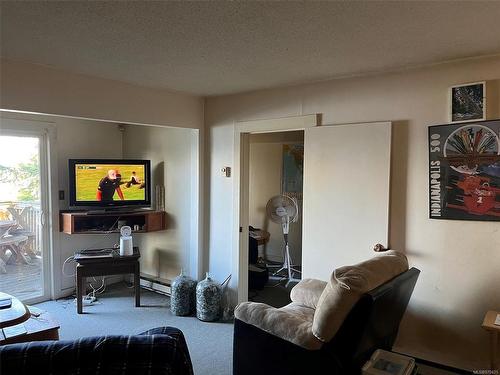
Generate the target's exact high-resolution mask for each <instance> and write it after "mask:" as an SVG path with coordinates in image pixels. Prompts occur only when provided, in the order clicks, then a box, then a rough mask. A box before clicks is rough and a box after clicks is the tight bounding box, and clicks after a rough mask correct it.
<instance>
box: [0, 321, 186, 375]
mask: <svg viewBox="0 0 500 375" xmlns="http://www.w3.org/2000/svg"><path fill="white" fill-rule="evenodd" d="M0 374H1V375H11V374H12V375H21V374H36V375H42V374H50V375H77V374H79V375H86V374H96V375H99V374H102V375H114V374H120V375H127V374H130V375H132V374H134V375H136V374H150V375H156V374H158V375H193V366H192V364H191V358H190V356H189V351H188V348H187V344H186V340H185V339H184V335H183V334H182V332H181V331H180V330H178V329H177V328H172V327H161V328H154V329H152V330H149V331H146V332H144V333H141V334H140V335H136V336H102V337H88V338H81V339H78V340H60V341H34V342H28V343H22V344H11V345H5V346H0Z"/></svg>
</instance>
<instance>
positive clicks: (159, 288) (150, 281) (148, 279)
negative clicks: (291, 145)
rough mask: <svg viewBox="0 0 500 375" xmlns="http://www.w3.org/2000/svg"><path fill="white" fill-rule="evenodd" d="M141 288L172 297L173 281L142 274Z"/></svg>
mask: <svg viewBox="0 0 500 375" xmlns="http://www.w3.org/2000/svg"><path fill="white" fill-rule="evenodd" d="M140 282H141V287H142V288H144V289H147V290H151V291H153V292H156V293H161V294H165V295H167V296H170V294H171V288H170V287H171V285H172V280H169V279H164V278H162V277H158V276H153V275H150V274H147V273H142V272H141V276H140Z"/></svg>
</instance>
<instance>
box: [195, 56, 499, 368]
mask: <svg viewBox="0 0 500 375" xmlns="http://www.w3.org/2000/svg"><path fill="white" fill-rule="evenodd" d="M499 79H500V57H492V58H484V59H477V60H468V61H463V62H458V63H450V64H442V65H435V66H432V67H427V68H422V69H416V70H408V71H404V72H397V73H392V74H384V75H378V76H370V77H357V78H350V79H343V80H334V81H328V82H320V83H315V84H309V85H302V86H294V87H288V88H281V89H275V90H266V91H258V92H251V93H246V94H241V95H233V96H224V97H216V98H209V99H207V101H206V118H205V122H206V132H207V133H206V134H207V136H206V155H207V159H208V160H207V163H208V167H207V186H206V191H207V195H206V198H207V202H208V209H209V210H208V212H207V217H208V219H209V228H208V229H209V233H208V241H209V242H208V243H209V259H208V260H207V266H208V267H210V269H211V271H212V272H213V273H214V274H215V276H216V277H218V278H221V279H222V278H223V276H224V275H227V274H229V273H230V272H231V265H232V263H231V261H232V259H233V257H235V256H236V254H234V252H233V249H232V248H231V243H232V241H231V239H232V236H234V235H237V233H232V232H231V228H232V223H233V217H232V209H231V207H232V204H233V181H234V179H235V178H238V176H233V178H232V179H223V178H219V177H220V176H219V169H220V167H221V166H224V165H229V166H230V165H232V164H233V143H234V142H233V140H234V125H235V121H247V120H254V119H265V118H277V117H286V116H296V115H302V114H311V113H321V114H322V117H323V123H324V124H343V123H357V122H373V121H392V122H393V123H394V126H393V150H392V151H393V156H392V178H391V196H390V198H391V209H390V236H389V239H390V245H391V246H392V248H395V249H401V250H404V251H405V252H406V253H407V255H408V257H409V260H410V263H411V265H413V266H415V267H418V268H419V269H421V270H422V274H421V277H420V279H419V281H418V283H417V287H416V289H415V292H414V294H413V297H412V300H411V303H410V306H409V308H408V311H407V314H406V316H405V318H404V321H403V323H402V325H401V330H400V335H399V338H398V341H397V345H396V349H397V350H401V351H403V352H405V353H409V354H413V355H415V356H418V357H422V358H426V359H429V360H434V361H437V362H442V363H446V364H450V365H454V366H458V367H467V368H486V366H487V363H488V361H487V358H488V336H487V335H486V334H485V333H484V332H483V331H482V329H481V328H480V324H481V321H482V318H483V314H484V313H485V311H486V310H489V309H497V310H498V309H500V293H499V292H498V285H499V284H500V272H499V271H498V270H499V267H500V231H499V230H498V229H499V224H498V222H496V223H495V222H470V221H452V220H439V221H437V220H430V219H429V218H428V212H427V210H428V206H427V199H428V179H427V174H428V164H427V162H428V151H427V127H428V126H429V125H431V124H441V123H445V122H446V121H447V112H448V96H447V94H448V88H449V86H451V85H454V84H459V83H464V82H474V81H480V80H486V81H488V87H489V89H488V90H489V93H488V95H489V102H488V108H489V114H488V115H489V117H490V118H495V117H499V113H498V107H499V106H500V103H499V88H498V87H499V85H498V82H499ZM374 198H376V197H374ZM336 266H340V264H332V269H333V268H334V267H336ZM234 278H235V275H233V283H232V287H233V288H234V287H235V283H236V282H237V280H234Z"/></svg>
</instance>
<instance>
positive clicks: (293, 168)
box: [281, 143, 304, 199]
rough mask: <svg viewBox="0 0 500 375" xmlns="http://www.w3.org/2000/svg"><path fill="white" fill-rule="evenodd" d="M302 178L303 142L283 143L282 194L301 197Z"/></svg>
mask: <svg viewBox="0 0 500 375" xmlns="http://www.w3.org/2000/svg"><path fill="white" fill-rule="evenodd" d="M303 180H304V144H303V143H288V144H284V145H283V172H282V180H281V192H282V194H286V195H289V196H291V197H295V198H297V199H302V183H303Z"/></svg>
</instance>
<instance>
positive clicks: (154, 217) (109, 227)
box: [59, 210, 167, 234]
mask: <svg viewBox="0 0 500 375" xmlns="http://www.w3.org/2000/svg"><path fill="white" fill-rule="evenodd" d="M118 220H120V221H122V220H123V221H125V222H126V225H128V226H130V227H131V228H132V231H133V232H135V233H147V232H156V231H159V230H164V229H167V223H166V213H165V211H140V210H138V211H132V212H119V211H115V212H113V211H111V212H103V213H92V214H89V213H88V211H61V212H60V217H59V227H60V228H59V229H60V231H61V232H64V233H67V234H108V233H118V232H119V230H118ZM135 225H139V228H140V229H139V230H134V226H135Z"/></svg>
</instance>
